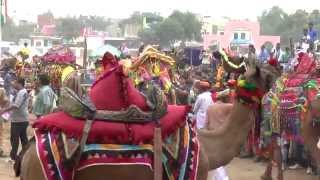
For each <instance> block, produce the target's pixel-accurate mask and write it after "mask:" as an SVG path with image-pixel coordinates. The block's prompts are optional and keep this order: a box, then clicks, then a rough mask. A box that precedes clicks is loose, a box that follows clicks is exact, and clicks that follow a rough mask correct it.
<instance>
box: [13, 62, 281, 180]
mask: <svg viewBox="0 0 320 180" xmlns="http://www.w3.org/2000/svg"><path fill="white" fill-rule="evenodd" d="M270 70H272V68H269V67H250V68H248V71H247V72H246V73H245V74H244V75H243V76H242V79H241V81H242V82H243V83H241V84H240V85H239V86H238V87H237V93H238V96H237V101H235V103H234V105H233V108H232V110H231V113H230V116H229V117H228V120H227V123H226V124H225V125H224V127H223V128H222V129H221V130H219V131H216V132H211V131H209V130H199V131H198V136H197V137H196V134H195V129H194V126H193V123H192V122H191V121H190V120H188V118H186V117H187V113H188V112H189V108H188V107H187V106H174V105H166V103H165V102H164V101H163V99H164V98H163V95H161V94H162V92H161V91H158V90H154V89H157V88H154V86H153V85H150V86H149V87H151V90H149V89H148V88H147V89H146V91H144V92H139V91H138V90H137V89H136V88H134V86H133V84H132V82H131V80H130V79H129V78H128V77H127V76H126V75H125V73H123V70H121V66H116V67H113V68H111V69H109V71H106V72H105V73H104V74H103V75H102V76H101V77H100V78H99V79H98V80H97V81H96V83H95V84H94V85H93V86H92V88H91V91H90V100H89V102H90V101H91V102H92V103H87V102H88V100H87V101H81V100H79V98H77V96H76V95H75V94H74V93H72V92H69V91H67V92H69V94H71V95H69V96H68V95H63V97H64V101H63V100H62V101H63V102H65V103H62V104H63V105H65V107H64V108H65V109H64V112H58V113H54V114H50V115H48V116H44V117H42V118H40V119H39V120H38V121H37V122H36V123H35V124H34V128H35V137H36V141H35V142H31V143H30V146H29V147H28V148H27V149H25V153H24V155H23V156H22V162H21V168H19V166H16V167H17V169H18V170H21V179H23V180H42V179H67V180H69V179H73V178H74V179H77V180H81V179H95V180H99V179H112V180H117V179H119V180H120V179H121V180H125V179H132V177H133V175H134V177H135V178H137V179H141V180H144V179H146V180H150V179H153V170H152V169H153V163H152V156H153V147H154V145H153V144H152V141H153V133H154V128H155V126H156V124H158V125H160V127H161V131H162V140H163V149H162V153H163V154H162V157H165V158H163V159H162V161H163V162H162V163H163V167H164V171H163V172H164V173H163V174H164V175H163V176H166V177H167V178H169V179H178V176H180V177H181V178H182V179H196V178H197V179H198V180H206V179H207V174H208V171H209V170H212V169H216V168H218V167H220V166H222V165H225V164H227V163H228V162H230V161H231V160H232V159H233V157H234V156H236V155H237V154H238V152H239V150H240V146H241V144H242V143H243V141H244V140H245V138H246V135H247V133H248V130H249V127H250V124H251V123H252V122H251V120H250V118H248V117H249V116H250V114H251V113H252V109H253V107H255V105H256V103H259V97H261V96H262V94H263V93H264V92H266V91H268V88H269V87H270V85H271V84H272V83H273V82H274V80H275V75H276V74H275V71H270ZM152 87H153V88H152ZM248 87H250V88H249V89H248ZM152 89H153V90H152ZM155 92H156V93H155ZM68 97H69V98H68ZM70 99H71V100H70ZM77 100H78V101H80V102H81V103H80V104H79V103H76V105H70V103H68V102H69V101H71V102H74V101H77ZM71 104H72V103H71ZM83 104H85V105H86V104H89V105H87V106H85V107H90V108H87V109H90V111H89V113H88V112H87V111H85V112H87V113H85V112H83V111H81V109H83V108H81V107H83ZM79 107H80V110H79ZM92 107H93V108H92ZM90 112H94V114H91V113H90ZM84 119H89V121H88V120H86V121H84ZM90 119H97V120H94V121H90ZM98 119H99V120H98ZM150 120H151V121H150ZM152 120H157V122H154V121H152ZM88 122H89V123H88ZM90 122H91V123H90ZM89 127H90V128H89ZM83 129H84V131H83ZM89 130H90V131H89ZM177 132H178V134H180V135H178V134H177ZM83 137H87V138H85V142H87V144H86V145H84V147H83V148H80V152H81V153H80V157H79V156H74V154H77V153H72V152H79V149H78V148H76V150H75V151H72V148H70V147H72V145H74V146H75V147H79V143H77V142H79V141H80V142H82V140H83ZM181 138H182V139H181ZM198 140H199V142H200V146H199V145H198ZM68 142H69V143H68ZM170 142H171V143H170ZM172 142H174V143H173V144H172ZM177 142H180V143H177ZM80 144H82V143H80ZM178 144H179V146H178V147H177V146H176V145H178ZM80 147H82V146H80ZM199 148H200V149H199ZM78 154H79V153H78ZM77 157H78V158H77ZM175 160H178V162H176V163H178V167H179V168H177V167H175V166H174V164H175V163H173V164H172V161H173V162H174V161H175ZM181 162H182V163H183V164H179V163H181ZM17 172H19V171H17ZM164 179H165V177H164Z"/></svg>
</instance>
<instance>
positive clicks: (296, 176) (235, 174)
mask: <svg viewBox="0 0 320 180" xmlns="http://www.w3.org/2000/svg"><path fill="white" fill-rule="evenodd" d="M4 130H5V134H4V142H3V146H2V147H4V150H5V151H6V154H8V152H9V150H10V143H9V133H8V132H9V131H8V130H9V127H8V124H5V126H4ZM6 159H7V158H0V180H18V179H19V178H15V177H14V173H13V170H12V164H10V163H8V162H6ZM264 168H265V164H263V163H253V161H252V160H243V159H234V160H233V161H232V162H231V164H230V165H228V166H227V171H228V174H229V176H230V180H260V176H261V175H262V174H263V172H264ZM316 179H317V178H316V177H315V176H309V175H307V174H306V172H305V170H294V171H293V170H287V171H286V172H285V180H316ZM210 180H213V179H210Z"/></svg>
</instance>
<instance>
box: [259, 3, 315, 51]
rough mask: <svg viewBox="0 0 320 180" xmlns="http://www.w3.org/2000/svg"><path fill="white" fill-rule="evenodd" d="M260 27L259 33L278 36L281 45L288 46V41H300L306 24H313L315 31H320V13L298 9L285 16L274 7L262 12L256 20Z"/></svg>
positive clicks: (306, 26) (284, 13)
mask: <svg viewBox="0 0 320 180" xmlns="http://www.w3.org/2000/svg"><path fill="white" fill-rule="evenodd" d="M258 19H259V22H260V25H261V33H262V34H264V35H280V36H281V43H282V44H286V45H289V40H290V38H292V39H293V40H294V41H298V40H300V38H301V37H302V31H303V29H304V28H308V22H310V21H311V22H313V23H314V26H315V28H316V29H318V30H320V12H319V10H313V11H312V12H311V13H308V12H306V11H305V10H301V9H298V10H297V11H295V12H294V13H293V14H287V13H286V12H284V11H283V10H282V9H281V8H279V7H277V6H275V7H273V8H271V10H269V11H264V12H263V13H262V15H261V16H260V17H259V18H258Z"/></svg>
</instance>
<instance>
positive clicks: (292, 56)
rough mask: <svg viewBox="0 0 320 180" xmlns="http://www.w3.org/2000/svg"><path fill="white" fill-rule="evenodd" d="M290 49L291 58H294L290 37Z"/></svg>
mask: <svg viewBox="0 0 320 180" xmlns="http://www.w3.org/2000/svg"><path fill="white" fill-rule="evenodd" d="M290 51H291V58H294V45H293V41H292V38H290Z"/></svg>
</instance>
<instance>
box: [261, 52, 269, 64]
mask: <svg viewBox="0 0 320 180" xmlns="http://www.w3.org/2000/svg"><path fill="white" fill-rule="evenodd" d="M269 57H270V55H269V53H268V51H267V50H266V49H264V50H263V51H261V52H260V54H259V56H258V58H259V60H260V61H261V62H262V63H266V62H267V61H268V60H269Z"/></svg>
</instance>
